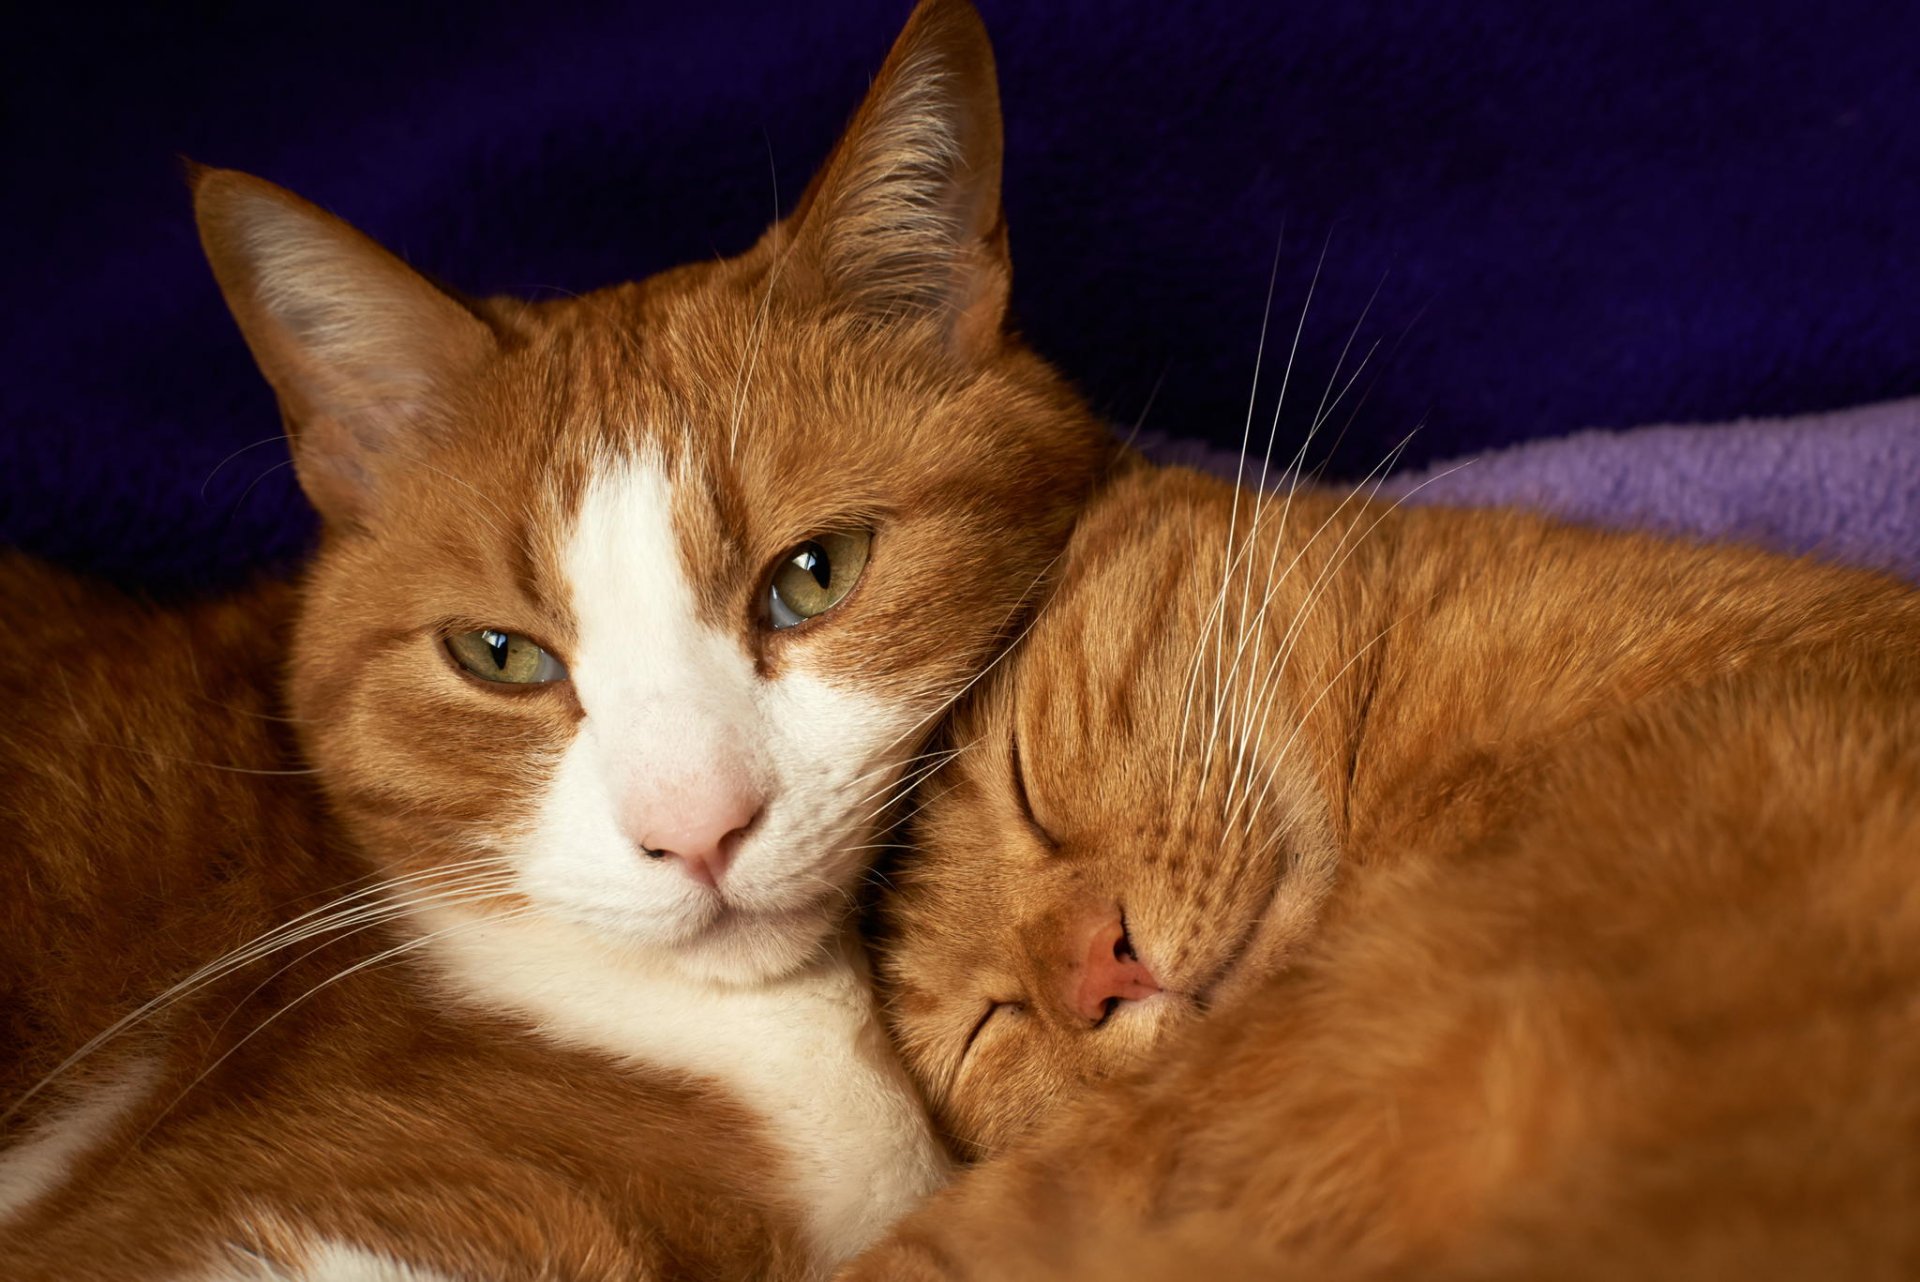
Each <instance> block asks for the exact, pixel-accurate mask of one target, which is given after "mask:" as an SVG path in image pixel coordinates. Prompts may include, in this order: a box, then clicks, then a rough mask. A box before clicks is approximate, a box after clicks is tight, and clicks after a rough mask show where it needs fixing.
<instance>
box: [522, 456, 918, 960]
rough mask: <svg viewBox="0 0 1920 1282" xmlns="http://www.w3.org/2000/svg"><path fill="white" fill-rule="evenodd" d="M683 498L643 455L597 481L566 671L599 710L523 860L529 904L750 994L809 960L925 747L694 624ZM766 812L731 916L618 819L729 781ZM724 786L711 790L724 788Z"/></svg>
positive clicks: (568, 752) (823, 686) (896, 713)
mask: <svg viewBox="0 0 1920 1282" xmlns="http://www.w3.org/2000/svg"><path fill="white" fill-rule="evenodd" d="M672 510H673V485H672V483H671V482H670V481H669V479H668V478H667V476H666V474H665V473H664V471H663V470H662V469H661V467H660V466H659V464H658V463H657V462H655V461H653V460H651V459H649V458H645V457H641V458H636V459H630V460H627V461H625V462H623V463H621V464H619V465H617V466H614V467H612V468H610V469H608V470H607V471H605V472H603V473H602V474H601V475H600V476H599V477H597V478H596V479H595V480H594V481H593V483H592V484H591V485H590V486H589V488H588V490H587V492H586V494H585V495H584V496H583V498H582V500H581V504H580V511H579V516H578V520H577V524H576V526H575V528H574V530H573V532H572V534H571V537H570V538H569V540H568V542H567V544H566V548H565V552H564V566H565V569H566V575H567V587H568V590H569V592H570V594H571V599H572V603H573V612H574V617H575V619H576V621H577V624H578V629H577V640H576V644H575V647H574V653H573V654H571V655H570V656H568V665H569V669H570V672H571V674H572V679H573V683H574V689H575V693H576V694H577V696H578V698H579V700H580V705H581V707H582V709H583V710H584V712H585V716H584V717H583V718H582V720H581V722H580V725H579V729H578V731H577V733H576V734H575V736H574V738H573V741H572V742H571V743H570V744H569V745H568V746H567V747H566V749H565V750H564V752H563V754H562V756H561V759H560V761H559V763H558V766H557V767H556V768H555V770H554V773H553V775H552V778H551V781H550V783H549V784H548V787H547V790H546V794H545V796H544V797H543V798H542V799H541V804H540V806H539V810H538V816H537V818H536V820H535V822H534V825H533V830H532V831H531V832H530V833H528V834H527V835H526V837H525V838H524V840H522V841H521V842H519V843H517V848H516V849H513V850H511V851H509V852H508V853H509V855H510V857H511V858H513V859H514V861H515V862H516V864H517V865H518V867H519V869H520V872H521V885H522V888H523V889H524V890H525V891H526V892H527V893H528V894H529V895H530V896H531V897H532V898H534V899H535V900H536V901H538V902H539V903H540V904H541V905H542V906H543V907H545V908H547V909H549V910H551V911H553V912H554V913H556V914H557V915H559V916H562V917H565V918H567V919H569V920H571V921H575V922H578V923H580V924H582V925H586V926H590V927H593V928H596V929H598V930H601V931H603V932H604V933H606V934H607V935H608V936H609V937H610V938H615V939H619V940H622V941H626V942H632V943H637V944H643V945H647V946H651V947H656V948H668V949H671V950H672V951H673V952H674V953H675V955H676V956H677V957H678V958H679V959H680V961H681V963H682V964H683V965H686V966H689V967H693V968H695V969H699V970H702V971H704V972H705V973H707V974H710V975H712V976H714V977H716V978H720V979H728V980H748V979H753V978H757V977H761V976H767V975H775V974H779V973H781V972H782V971H785V970H789V969H791V968H793V967H795V966H798V965H801V964H803V963H804V962H805V961H806V959H807V958H808V957H809V956H810V955H811V953H812V952H813V950H814V949H815V947H816V946H817V945H818V943H819V941H820V940H821V939H822V938H823V937H825V936H826V935H827V934H828V933H829V932H830V930H831V927H832V925H833V923H834V922H835V921H836V920H837V918H838V916H839V915H840V913H841V912H843V911H844V909H845V907H846V905H847V904H848V903H849V902H850V901H849V898H848V891H849V888H850V886H851V883H852V881H853V879H854V878H855V877H856V876H858V875H859V873H860V872H861V870H862V869H863V868H864V867H865V866H866V863H867V862H868V861H867V859H866V858H865V855H864V852H862V851H861V850H860V849H859V847H861V846H863V845H864V844H866V843H867V842H868V841H869V840H870V831H871V827H872V822H873V815H872V814H871V813H870V812H871V811H873V810H874V809H875V808H876V806H877V798H879V797H880V796H881V795H882V794H884V793H885V792H886V791H887V790H888V787H889V786H890V785H891V784H892V783H893V782H894V780H895V779H896V778H897V776H898V769H899V764H900V762H901V761H902V760H903V759H904V758H905V756H906V755H907V754H908V753H909V752H911V751H912V748H913V745H912V744H910V743H903V742H902V736H903V735H904V734H906V733H907V732H908V731H909V730H910V729H911V728H912V726H913V724H914V721H915V719H916V718H915V716H914V714H913V711H912V710H911V709H907V708H896V707H891V706H889V705H888V704H887V703H886V702H884V701H882V700H880V699H876V698H874V697H871V696H869V695H866V694H864V693H862V692H860V691H856V690H847V689H843V688H840V687H836V686H833V685H829V684H827V683H826V682H823V681H820V680H818V679H816V678H814V677H812V676H810V675H809V674H807V673H806V672H805V671H804V670H793V671H789V672H787V673H785V674H784V675H782V676H781V677H780V678H779V679H778V680H774V681H768V680H765V679H764V678H762V677H761V676H760V674H759V673H758V672H757V671H756V670H755V667H754V662H753V659H752V656H750V655H749V654H748V652H747V648H746V645H745V643H744V641H743V639H742V638H741V637H740V636H739V635H737V634H733V633H726V632H721V631H718V630H716V629H714V628H712V627H710V626H708V625H706V624H704V623H702V622H701V621H700V620H699V619H698V618H697V617H696V614H695V599H694V591H693V588H692V585H691V584H690V583H689V582H688V580H687V575H686V564H687V562H686V559H685V558H683V557H682V556H681V555H680V549H679V547H678V544H677V542H676V540H675V535H674V530H673V521H672ZM729 774H731V775H734V776H745V777H748V778H751V779H753V780H755V781H756V783H757V785H758V786H759V788H760V789H761V791H762V792H763V794H764V795H765V796H766V797H767V798H768V801H767V805H766V809H765V811H764V812H763V814H762V816H761V818H760V820H759V821H758V822H757V823H756V824H755V826H754V828H753V830H752V832H751V833H749V834H748V836H747V838H746V839H745V841H744V842H743V843H742V845H741V847H740V849H739V852H738V854H737V855H736V857H735V859H734V862H733V865H732V868H731V871H730V872H729V873H728V875H727V879H726V885H725V889H726V898H727V901H728V904H729V905H731V906H732V908H733V909H734V912H733V914H732V915H731V916H729V917H728V920H727V921H726V922H724V923H722V922H720V920H719V919H720V918H721V916H722V905H721V903H720V902H719V900H717V899H716V898H715V896H713V895H712V894H710V893H708V891H707V890H706V889H705V888H704V887H702V886H700V885H698V884H696V883H695V882H693V881H692V880H691V879H690V878H688V877H687V876H686V875H685V874H684V873H683V872H682V871H681V870H680V869H679V868H678V867H677V866H676V865H675V864H674V863H673V861H671V860H649V859H647V858H646V857H644V856H643V855H642V854H641V853H640V852H639V850H638V849H637V847H636V845H635V841H634V835H633V833H632V832H631V831H630V830H628V828H626V827H623V825H622V821H621V816H622V815H623V814H626V813H629V811H630V809H631V808H635V807H638V808H641V809H645V808H646V807H647V806H648V805H650V804H651V805H657V804H659V803H658V802H655V801H650V797H651V796H653V795H655V794H654V792H653V790H657V789H661V788H664V787H665V786H666V784H667V781H672V782H673V783H674V784H675V785H676V786H682V787H684V786H687V785H688V784H689V783H691V786H693V787H695V788H698V787H700V786H702V781H703V780H710V779H718V778H721V777H722V776H724V775H729ZM716 786H717V785H716Z"/></svg>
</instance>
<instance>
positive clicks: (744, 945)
mask: <svg viewBox="0 0 1920 1282" xmlns="http://www.w3.org/2000/svg"><path fill="white" fill-rule="evenodd" d="M834 927H835V921H834V918H833V916H832V914H831V913H829V912H828V911H827V910H826V909H825V908H824V907H822V906H819V905H812V904H810V905H804V906H802V907H799V908H792V909H781V910H778V911H774V912H746V911H742V910H738V909H734V910H729V911H727V912H725V913H723V914H722V915H721V916H719V917H716V918H715V919H714V920H713V921H712V922H711V923H710V924H709V925H708V926H707V927H706V928H705V929H703V930H702V931H700V933H699V934H697V935H695V936H694V937H693V938H691V939H689V940H687V941H686V942H684V943H682V944H679V945H677V946H675V948H674V950H673V953H674V959H675V961H676V962H678V964H679V965H680V966H682V967H683V968H684V969H686V970H687V971H689V972H691V973H693V974H695V975H698V976H699V977H700V978H702V979H707V980H711V981H713V982H715V983H723V984H762V983H767V982H770V981H773V980H776V979H779V978H781V977H782V976H785V975H790V974H792V973H793V972H795V971H797V970H801V969H803V968H804V967H806V966H807V965H808V964H809V963H812V962H814V961H817V960H818V959H819V958H820V957H821V956H822V955H823V954H824V953H825V952H826V951H827V946H828V942H829V940H830V939H831V937H832V935H833V933H834Z"/></svg>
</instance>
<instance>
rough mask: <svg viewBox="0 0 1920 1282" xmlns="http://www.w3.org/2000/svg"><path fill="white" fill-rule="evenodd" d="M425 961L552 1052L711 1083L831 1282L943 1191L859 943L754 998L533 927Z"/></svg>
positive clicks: (578, 937)
mask: <svg viewBox="0 0 1920 1282" xmlns="http://www.w3.org/2000/svg"><path fill="white" fill-rule="evenodd" d="M425 917H426V919H425V920H422V922H421V925H422V926H424V927H425V928H426V929H427V930H429V931H445V932H446V933H444V934H442V935H441V937H440V938H439V939H437V940H435V941H434V943H433V944H432V946H431V951H432V953H433V954H434V956H435V958H436V960H437V962H438V964H439V965H440V967H441V968H442V969H443V971H444V973H445V974H446V976H447V978H448V979H449V980H450V981H451V982H452V984H453V985H454V986H455V987H456V989H457V990H458V992H459V994H460V996H462V997H463V998H464V999H466V1000H469V1001H474V1002H478V1003H480V1004H482V1005H486V1006H489V1007H492V1008H495V1009H501V1010H507V1011H511V1012H514V1013H516V1014H518V1015H520V1016H521V1017H523V1018H525V1019H527V1020H529V1021H530V1022H532V1023H533V1024H534V1025H535V1026H536V1027H538V1028H539V1029H540V1030H541V1032H542V1033H544V1034H545V1035H547V1036H549V1037H551V1038H553V1039H554V1040H555V1041H557V1042H560V1043H563V1044H566V1045H571V1046H579V1047H583V1048H590V1049H593V1050H597V1051H600V1052H603V1053H605V1054H610V1055H615V1056H619V1057H621V1058H624V1059H627V1060H630V1061H633V1062H635V1063H643V1064H648V1065H652V1066H655V1067H660V1068H673V1069H680V1070H683V1071H686V1072H688V1073H692V1074H696V1075H699V1076H702V1077H707V1078H712V1079H714V1080H716V1081H718V1082H719V1083H720V1084H721V1085H722V1086H724V1087H725V1088H727V1090H729V1091H730V1092H731V1093H732V1094H733V1095H734V1096H735V1098H737V1099H739V1100H740V1101H742V1102H743V1103H744V1104H746V1105H747V1106H748V1107H750V1108H752V1109H753V1110H754V1111H755V1112H757V1113H759V1114H760V1115H761V1116H762V1117H763V1118H764V1119H765V1122H766V1125H767V1127H768V1130H769V1133H770V1134H771V1135H772V1137H773V1139H774V1141H775V1142H776V1143H777V1144H778V1145H780V1147H781V1148H782V1149H784V1150H785V1153H786V1157H787V1161H788V1164H789V1165H788V1169H789V1171H790V1173H791V1179H792V1184H791V1185H790V1186H789V1187H788V1188H787V1189H784V1190H781V1191H783V1192H789V1193H792V1194H796V1195H797V1196H798V1197H799V1199H800V1201H801V1202H802V1203H803V1204H804V1207H805V1210H806V1213H807V1217H808V1220H807V1227H808V1229H809V1230H810V1232H811V1234H812V1239H813V1243H814V1245H815V1247H816V1249H817V1250H818V1252H819V1256H820V1260H821V1264H822V1266H823V1271H824V1269H826V1268H831V1267H832V1265H834V1264H837V1263H838V1262H839V1261H841V1260H843V1259H845V1258H847V1257H848V1256H850V1255H853V1254H854V1253H856V1252H858V1251H859V1250H860V1249H861V1248H862V1247H864V1246H866V1245H867V1244H868V1243H869V1242H871V1241H872V1240H873V1239H874V1238H875V1237H876V1236H878V1235H879V1234H880V1233H881V1232H882V1231H884V1230H885V1229H886V1228H887V1226H888V1225H890V1224H891V1223H892V1222H893V1221H894V1220H895V1219H897V1218H898V1217H899V1216H901V1215H902V1214H904V1213H905V1212H906V1211H908V1210H909V1209H911V1208H912V1207H913V1205H914V1204H915V1203H916V1202H918V1201H919V1199H920V1198H922V1197H924V1196H925V1195H926V1194H928V1193H930V1192H932V1191H933V1190H934V1189H936V1188H938V1187H939V1186H940V1185H941V1184H942V1183H944V1182H945V1180H946V1178H947V1174H948V1164H947V1159H946V1156H945V1154H944V1153H943V1152H942V1151H941V1148H940V1145H939V1144H938V1142H937V1141H936V1140H935V1139H934V1136H933V1132H932V1128H931V1126H930V1125H929V1123H928V1121H927V1117H926V1113H925V1110H924V1109H923V1108H922V1106H921V1104H920V1100H919V1097H918V1095H917V1094H916V1093H915V1091H914V1089H913V1087H912V1084H911V1083H910V1082H908V1080H907V1078H906V1075H905V1073H904V1072H903V1071H902V1070H901V1069H900V1066H899V1064H898V1063H897V1062H896V1061H895V1059H894V1057H893V1054H892V1051H891V1049H890V1048H889V1047H888V1045H887V1043H886V1038H885V1034H884V1033H883V1032H882V1030H881V1028H880V1025H879V1019H878V1015H877V1013H876V1011H875V1009H874V1002H873V996H872V991H871V989H870V987H869V985H868V982H867V978H866V974H865V967H864V965H863V964H862V963H861V961H860V960H859V953H858V950H857V947H856V946H855V945H853V944H852V943H851V942H847V943H844V944H842V945H841V946H839V947H836V948H835V949H834V950H832V951H831V952H830V953H829V954H828V955H826V956H824V957H822V958H821V959H820V960H819V961H818V962H817V963H815V964H814V965H812V966H810V967H809V968H807V969H805V970H803V971H801V972H799V973H797V974H793V975H789V976H787V977H785V978H782V979H779V980H774V981H771V982H768V983H762V984H755V985H751V986H738V987H735V986H729V985H724V984H716V983H713V982H710V981H707V980H704V979H699V978H695V977H692V976H689V975H686V974H685V973H683V972H682V971H680V970H679V969H678V968H676V967H674V966H672V965H671V963H670V962H654V961H649V960H647V959H645V958H643V957H634V956H632V955H630V954H627V953H623V952H620V951H617V950H615V949H613V948H612V947H610V946H608V945H606V944H604V943H602V942H600V941H599V940H597V939H594V938H592V937H590V936H588V935H586V934H585V933H583V932H581V931H579V930H577V929H575V928H572V927H569V926H566V925H562V924H558V923H551V922H547V921H541V920H538V919H528V918H519V919H510V920H498V921H495V920H488V919H477V920H469V921H466V922H464V923H460V922H456V920H455V919H453V918H452V917H448V918H446V919H445V920H440V919H437V918H436V917H435V915H433V914H427V915H425Z"/></svg>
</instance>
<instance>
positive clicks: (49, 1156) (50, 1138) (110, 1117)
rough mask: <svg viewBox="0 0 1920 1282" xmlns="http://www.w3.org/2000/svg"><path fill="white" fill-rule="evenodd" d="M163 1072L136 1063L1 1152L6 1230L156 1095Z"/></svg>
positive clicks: (1, 1214) (0, 1215)
mask: <svg viewBox="0 0 1920 1282" xmlns="http://www.w3.org/2000/svg"><path fill="white" fill-rule="evenodd" d="M157 1076H158V1073H157V1071H156V1069H155V1067H154V1065H153V1063H152V1062H151V1061H149V1060H145V1059H135V1060H132V1061H130V1062H129V1063H127V1064H125V1065H123V1066H121V1067H120V1068H119V1069H117V1070H116V1071H114V1072H112V1073H109V1074H106V1075H105V1076H104V1077H103V1078H102V1079H101V1080H99V1081H96V1082H95V1083H94V1084H93V1085H91V1086H89V1087H86V1088H83V1089H82V1090H80V1091H78V1092H76V1094H75V1097H74V1098H73V1099H72V1100H70V1101H69V1102H68V1103H67V1104H66V1105H65V1106H62V1107H55V1108H52V1109H49V1110H48V1111H47V1112H46V1113H45V1114H44V1115H43V1116H42V1117H41V1118H40V1119H39V1120H37V1121H36V1122H34V1124H33V1126H32V1127H31V1128H30V1129H29V1130H28V1131H27V1134H26V1138H24V1139H22V1140H20V1141H18V1142H17V1143H14V1144H11V1145H8V1146H7V1148H6V1149H5V1150H3V1151H0V1225H4V1224H5V1223H6V1221H8V1220H10V1219H13V1218H15V1217H17V1216H18V1215H19V1214H20V1213H21V1212H22V1211H24V1210H26V1209H27V1208H28V1207H29V1206H31V1205H32V1204H33V1203H34V1202H36V1201H38V1200H39V1199H41V1198H43V1197H45V1196H47V1195H48V1194H49V1193H52V1192H54V1191H55V1190H57V1189H58V1188H60V1186H61V1185H63V1184H65V1183H66V1181H67V1179H68V1178H69V1177H70V1176H71V1175H72V1174H73V1170H74V1167H75V1166H76V1165H78V1164H79V1162H80V1160H81V1159H82V1158H83V1157H85V1156H86V1154H87V1153H88V1152H89V1151H90V1150H92V1149H93V1148H94V1147H95V1146H96V1145H98V1144H99V1143H100V1142H101V1141H102V1140H104V1139H106V1137H107V1136H108V1135H109V1134H111V1133H112V1131H113V1129H114V1127H116V1126H117V1125H119V1124H120V1122H122V1121H123V1120H125V1118H126V1117H127V1115H128V1114H129V1113H131V1112H132V1111H133V1110H134V1109H135V1108H136V1107H137V1106H138V1105H139V1103H140V1101H141V1100H143V1099H145V1098H146V1096H147V1093H148V1091H150V1090H152V1088H153V1084H154V1081H155V1079H156V1077H157Z"/></svg>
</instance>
